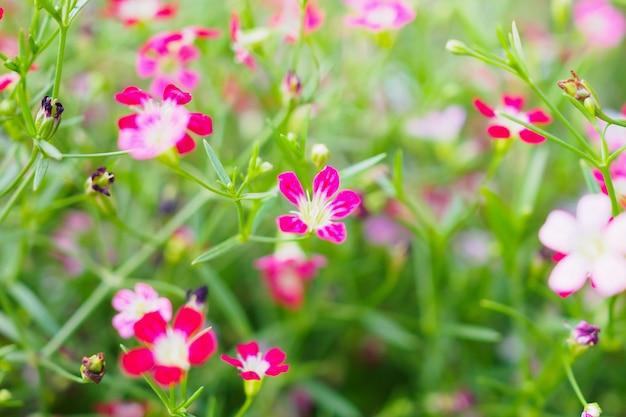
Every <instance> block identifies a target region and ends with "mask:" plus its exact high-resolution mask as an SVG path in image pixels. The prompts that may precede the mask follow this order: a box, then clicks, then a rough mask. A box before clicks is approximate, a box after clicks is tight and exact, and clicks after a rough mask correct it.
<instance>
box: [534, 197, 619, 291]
mask: <svg viewBox="0 0 626 417" xmlns="http://www.w3.org/2000/svg"><path fill="white" fill-rule="evenodd" d="M611 219H612V216H611V201H610V200H609V197H607V196H606V195H604V194H588V195H585V196H583V197H582V198H581V199H580V200H579V201H578V206H577V208H576V217H574V216H572V215H571V214H570V213H567V212H565V211H562V210H555V211H553V212H551V213H550V214H549V215H548V218H547V219H546V222H545V223H544V225H543V226H541V229H539V240H540V241H541V243H543V244H544V245H545V246H547V247H548V248H550V249H552V250H555V251H557V252H559V253H560V254H562V255H564V257H563V258H562V259H561V260H560V261H559V262H558V263H557V264H556V266H555V267H554V269H553V270H552V273H551V274H550V278H549V280H548V285H549V286H550V288H551V289H552V290H554V291H555V292H556V293H557V294H559V295H560V296H561V297H567V296H568V295H570V294H571V293H573V292H576V291H578V290H579V289H580V288H582V286H583V285H584V284H585V282H586V281H587V277H589V278H590V280H591V284H592V286H593V287H594V288H595V290H596V291H597V292H598V293H599V294H600V295H602V296H604V297H609V296H612V295H615V294H618V293H620V292H622V291H624V290H625V289H626V258H625V256H626V240H624V236H626V214H625V213H621V214H620V215H618V216H617V217H615V218H614V219H613V220H612V221H611Z"/></svg>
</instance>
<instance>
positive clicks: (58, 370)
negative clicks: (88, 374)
mask: <svg viewBox="0 0 626 417" xmlns="http://www.w3.org/2000/svg"><path fill="white" fill-rule="evenodd" d="M39 363H40V364H41V366H43V367H44V368H47V369H49V370H51V371H52V372H54V373H56V374H57V375H60V376H62V377H63V378H66V379H69V380H70V381H74V382H76V383H78V384H84V383H85V382H84V381H83V379H82V378H80V377H79V376H77V375H74V374H71V373H69V372H68V371H66V370H65V369H63V368H61V367H60V366H59V365H57V364H56V363H54V362H52V361H51V360H49V359H47V358H39Z"/></svg>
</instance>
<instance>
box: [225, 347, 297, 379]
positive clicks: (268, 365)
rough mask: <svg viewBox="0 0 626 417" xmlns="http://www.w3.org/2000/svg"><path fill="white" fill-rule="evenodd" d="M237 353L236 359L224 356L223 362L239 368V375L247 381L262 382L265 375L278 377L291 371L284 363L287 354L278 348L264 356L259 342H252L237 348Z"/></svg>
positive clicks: (272, 349)
mask: <svg viewBox="0 0 626 417" xmlns="http://www.w3.org/2000/svg"><path fill="white" fill-rule="evenodd" d="M237 353H238V355H237V357H236V358H232V357H230V356H227V355H222V360H223V361H224V362H226V363H228V364H229V365H232V366H234V367H237V368H239V370H240V371H241V373H240V374H239V375H240V376H241V377H242V378H243V379H245V380H246V381H250V380H257V381H258V380H262V379H263V377H264V376H265V375H268V376H276V375H279V374H282V373H283V372H287V371H288V370H289V365H287V364H284V363H283V361H284V360H285V352H283V351H282V350H280V349H278V348H271V349H270V350H269V351H267V353H266V354H265V356H264V355H263V353H262V352H259V345H258V344H257V342H255V341H252V342H250V343H248V344H242V345H239V346H237Z"/></svg>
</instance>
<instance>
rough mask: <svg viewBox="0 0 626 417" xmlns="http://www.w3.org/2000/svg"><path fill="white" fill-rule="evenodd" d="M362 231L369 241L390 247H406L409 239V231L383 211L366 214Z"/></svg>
mask: <svg viewBox="0 0 626 417" xmlns="http://www.w3.org/2000/svg"><path fill="white" fill-rule="evenodd" d="M363 232H364V234H365V239H366V240H367V241H368V242H369V243H371V244H373V245H379V246H386V247H389V248H391V249H393V248H396V247H401V248H406V247H408V246H409V241H410V240H411V233H410V232H409V231H408V230H407V229H406V228H405V227H404V226H402V225H400V224H398V223H397V222H396V221H394V220H393V218H392V217H391V216H389V215H387V214H384V213H383V214H378V215H374V216H368V217H367V218H366V219H365V222H364V223H363Z"/></svg>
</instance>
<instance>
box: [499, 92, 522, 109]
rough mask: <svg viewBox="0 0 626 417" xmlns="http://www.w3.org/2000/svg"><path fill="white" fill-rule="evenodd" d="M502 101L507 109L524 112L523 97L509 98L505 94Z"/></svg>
mask: <svg viewBox="0 0 626 417" xmlns="http://www.w3.org/2000/svg"><path fill="white" fill-rule="evenodd" d="M502 101H503V102H504V104H505V105H506V106H507V107H512V108H514V109H515V110H517V111H520V110H522V107H524V97H523V96H509V95H507V94H505V95H504V96H502Z"/></svg>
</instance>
